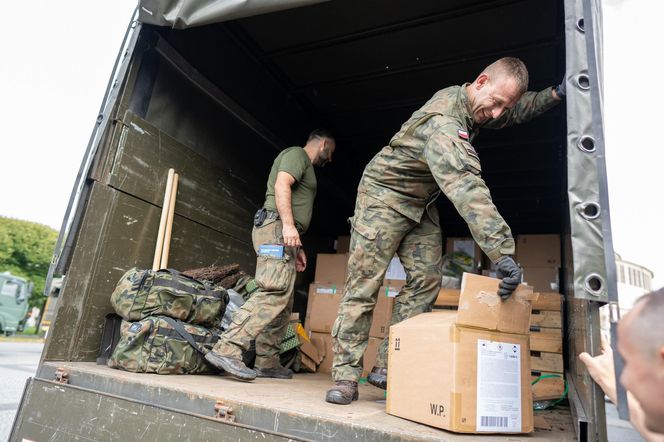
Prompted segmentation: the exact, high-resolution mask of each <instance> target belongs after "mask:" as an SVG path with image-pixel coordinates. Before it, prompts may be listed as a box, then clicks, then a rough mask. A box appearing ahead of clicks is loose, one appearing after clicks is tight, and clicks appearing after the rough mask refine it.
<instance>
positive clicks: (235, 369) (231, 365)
mask: <svg viewBox="0 0 664 442" xmlns="http://www.w3.org/2000/svg"><path fill="white" fill-rule="evenodd" d="M205 360H206V361H208V362H209V363H210V364H212V365H214V366H215V367H217V368H219V369H221V370H224V371H225V372H227V373H228V374H230V375H231V376H233V377H234V378H235V379H237V380H240V381H253V380H254V379H256V372H255V371H254V370H252V369H251V368H249V367H247V366H246V365H244V362H242V360H240V359H235V358H230V357H227V356H222V355H220V354H218V353H215V352H214V351H209V352H207V353H206V354H205Z"/></svg>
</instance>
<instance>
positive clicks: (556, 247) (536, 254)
mask: <svg viewBox="0 0 664 442" xmlns="http://www.w3.org/2000/svg"><path fill="white" fill-rule="evenodd" d="M516 260H517V261H518V263H519V264H521V265H522V266H524V267H560V261H561V260H560V235H519V236H518V237H517V238H516Z"/></svg>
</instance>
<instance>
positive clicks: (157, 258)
mask: <svg viewBox="0 0 664 442" xmlns="http://www.w3.org/2000/svg"><path fill="white" fill-rule="evenodd" d="M174 177H175V169H168V178H166V191H165V192H164V203H163V204H162V206H161V218H160V219H159V232H158V233H157V244H156V245H155V248H154V259H153V260H152V270H154V271H157V270H159V264H160V263H161V251H162V248H163V247H164V232H166V222H167V221H168V213H169V206H170V201H171V190H172V188H173V179H174Z"/></svg>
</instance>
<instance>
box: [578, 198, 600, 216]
mask: <svg viewBox="0 0 664 442" xmlns="http://www.w3.org/2000/svg"><path fill="white" fill-rule="evenodd" d="M576 211H577V213H578V214H579V215H581V216H582V217H584V218H585V219H587V220H593V219H597V218H599V215H600V212H601V208H600V206H599V204H598V203H596V202H594V201H591V202H588V203H581V204H579V205H578V206H576Z"/></svg>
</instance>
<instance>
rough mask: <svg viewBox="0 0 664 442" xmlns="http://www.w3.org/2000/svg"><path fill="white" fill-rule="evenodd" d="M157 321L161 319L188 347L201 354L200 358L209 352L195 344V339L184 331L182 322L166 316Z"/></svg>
mask: <svg viewBox="0 0 664 442" xmlns="http://www.w3.org/2000/svg"><path fill="white" fill-rule="evenodd" d="M159 319H163V320H164V321H166V322H167V323H168V325H170V326H171V327H173V330H175V331H176V332H177V334H178V335H180V336H181V337H182V339H184V340H185V341H187V343H188V344H189V345H191V346H192V347H194V350H196V351H197V352H198V353H200V354H201V356H205V355H206V354H207V353H208V352H209V351H210V350H208V349H206V348H205V347H202V346H200V345H198V343H197V342H196V339H195V338H194V336H192V334H191V333H189V332H188V331H187V330H185V328H184V326H183V325H182V322H180V321H178V320H177V319H173V318H169V317H167V316H159Z"/></svg>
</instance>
